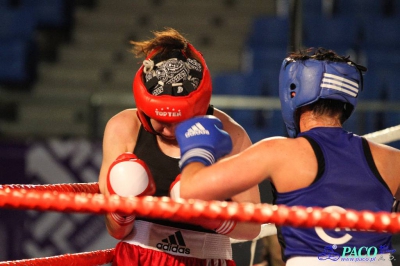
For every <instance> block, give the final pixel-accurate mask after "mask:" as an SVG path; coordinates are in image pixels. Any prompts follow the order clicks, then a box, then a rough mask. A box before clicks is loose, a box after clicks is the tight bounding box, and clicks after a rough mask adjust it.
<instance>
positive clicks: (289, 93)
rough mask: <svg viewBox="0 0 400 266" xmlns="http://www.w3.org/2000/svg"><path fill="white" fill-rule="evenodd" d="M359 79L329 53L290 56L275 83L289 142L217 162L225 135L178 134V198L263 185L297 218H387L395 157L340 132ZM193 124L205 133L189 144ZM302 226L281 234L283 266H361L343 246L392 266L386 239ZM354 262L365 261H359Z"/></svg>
mask: <svg viewBox="0 0 400 266" xmlns="http://www.w3.org/2000/svg"><path fill="white" fill-rule="evenodd" d="M312 52H314V53H312ZM364 71H366V68H365V67H362V66H360V65H357V64H356V63H354V62H352V61H351V60H350V59H349V58H348V57H344V56H339V55H337V54H336V53H335V52H333V51H331V50H326V49H317V50H315V51H314V50H306V51H300V52H298V53H292V54H290V56H289V57H288V58H286V59H285V60H284V61H283V64H282V67H281V72H280V77H279V81H280V85H279V90H280V91H279V92H280V99H281V103H282V114H283V118H284V121H285V123H286V126H287V129H288V133H289V136H290V137H289V138H288V137H271V138H266V139H263V140H261V141H259V142H258V143H255V144H254V145H252V146H251V147H249V148H247V149H246V150H245V151H243V152H241V153H239V154H238V155H236V156H232V157H229V158H224V159H223V160H220V161H217V162H215V158H219V157H220V156H221V154H223V152H224V148H226V147H227V146H226V145H224V144H223V143H226V142H227V141H228V140H229V139H228V138H229V135H230V134H226V133H225V132H223V131H222V129H221V127H219V125H218V123H216V122H215V121H214V122H213V120H212V119H208V121H207V123H206V121H205V119H206V118H202V120H201V121H198V120H188V121H185V122H184V123H182V124H180V125H178V127H177V130H176V132H177V140H178V143H179V145H180V147H181V151H184V153H183V156H182V158H181V165H180V166H181V168H182V174H181V176H180V180H181V185H180V192H181V194H180V197H182V198H188V199H189V198H192V199H193V198H199V199H205V200H209V199H219V200H223V199H225V198H228V197H232V196H233V195H236V194H238V193H241V192H242V191H244V190H245V189H247V188H249V187H251V186H254V185H256V184H259V183H261V182H263V181H265V180H268V181H270V182H271V184H272V187H273V196H274V200H273V203H274V204H275V205H277V206H279V205H285V206H290V207H295V208H293V210H294V212H296V208H298V207H299V206H302V207H306V208H308V207H311V208H310V209H308V210H310V211H311V210H312V209H313V208H314V207H317V208H322V209H324V210H325V211H329V212H331V211H334V212H336V213H338V215H339V216H338V217H340V215H341V214H340V213H341V212H343V211H344V210H346V209H348V210H357V211H365V210H367V211H373V212H390V211H391V210H392V206H393V203H394V197H397V198H400V150H398V149H395V148H393V147H388V146H385V145H383V144H377V143H374V142H372V141H369V140H367V139H366V138H364V137H361V136H359V135H357V134H354V133H352V132H349V131H346V130H345V129H344V128H343V123H344V121H346V119H347V118H348V117H349V116H350V115H351V113H352V112H353V110H354V108H355V107H356V105H357V97H358V94H359V93H360V91H361V90H362V88H363V80H362V72H364ZM214 120H215V119H214ZM190 122H192V123H190ZM197 122H199V123H200V124H201V125H202V132H201V133H200V132H199V133H198V135H196V136H193V134H189V133H192V131H193V130H191V129H192V127H191V126H192V125H193V124H196V123H197ZM221 145H222V147H221ZM206 188H209V189H206ZM263 192H264V193H268V192H269V191H263ZM332 217H333V216H332ZM327 221H328V220H327ZM331 221H332V219H329V222H331ZM304 226H306V223H301V224H300V223H297V224H296V223H290V224H289V225H288V226H286V225H285V226H280V228H278V229H279V230H278V234H279V241H280V243H281V247H282V249H283V250H282V255H283V259H284V261H285V262H286V266H304V265H313V266H326V265H332V266H333V265H335V266H349V265H353V266H359V261H352V260H351V259H349V258H348V257H349V256H350V257H351V256H352V254H349V253H350V252H348V251H347V250H348V247H351V249H352V250H357V251H359V250H363V249H365V247H371V249H374V250H379V249H380V248H381V247H387V249H386V248H385V249H384V250H383V251H382V259H381V260H379V261H378V260H376V261H374V262H372V264H371V265H375V266H378V265H379V266H390V265H392V264H391V261H390V257H391V254H390V251H391V250H392V247H391V237H392V236H391V234H389V233H388V232H381V233H378V232H373V231H368V232H366V231H354V230H339V229H337V230H336V229H335V228H333V229H326V228H325V229H323V228H319V227H314V226H315V224H313V222H311V221H309V222H307V226H308V227H304ZM359 254H360V255H359V256H360V257H363V256H365V255H366V252H361V253H359ZM340 257H341V259H340ZM353 258H354V257H353ZM328 260H329V261H328ZM367 263H370V262H367ZM365 265H366V264H365Z"/></svg>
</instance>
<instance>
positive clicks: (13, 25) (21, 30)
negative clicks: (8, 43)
mask: <svg viewBox="0 0 400 266" xmlns="http://www.w3.org/2000/svg"><path fill="white" fill-rule="evenodd" d="M36 26H37V21H36V18H35V16H34V14H33V13H32V10H30V9H29V8H22V7H21V8H7V7H5V8H2V9H0V39H3V40H8V39H22V40H33V39H34V34H35V29H36Z"/></svg>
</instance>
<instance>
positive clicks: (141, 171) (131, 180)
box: [107, 152, 156, 225]
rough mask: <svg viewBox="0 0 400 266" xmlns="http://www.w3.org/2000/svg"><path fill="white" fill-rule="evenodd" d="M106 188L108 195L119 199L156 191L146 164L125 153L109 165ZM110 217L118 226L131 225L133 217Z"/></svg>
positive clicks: (115, 214) (116, 214)
mask: <svg viewBox="0 0 400 266" xmlns="http://www.w3.org/2000/svg"><path fill="white" fill-rule="evenodd" d="M107 188H108V191H109V192H110V194H116V195H118V196H121V197H130V196H135V197H138V196H150V195H153V194H154V193H155V191H156V185H155V182H154V179H153V176H152V175H151V172H150V169H149V168H148V167H147V165H146V163H145V162H144V161H142V160H140V159H138V158H137V157H136V155H134V154H133V153H130V152H125V153H123V154H121V155H120V156H118V158H117V159H116V160H115V161H114V162H113V163H112V164H111V165H110V168H109V170H108V175H107ZM111 217H112V218H113V219H114V220H115V221H116V222H117V223H118V224H120V225H126V224H129V223H132V222H133V221H134V220H135V216H134V215H122V214H119V213H111Z"/></svg>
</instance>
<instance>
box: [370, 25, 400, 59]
mask: <svg viewBox="0 0 400 266" xmlns="http://www.w3.org/2000/svg"><path fill="white" fill-rule="evenodd" d="M399 25H400V17H390V18H385V19H381V18H370V19H368V20H367V21H365V22H364V23H363V31H364V36H365V37H364V41H363V43H362V47H363V48H364V49H366V50H375V51H379V50H380V51H384V52H386V53H388V52H390V51H400V47H399V43H400V30H399Z"/></svg>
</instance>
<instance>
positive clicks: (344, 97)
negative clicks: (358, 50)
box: [279, 58, 362, 138]
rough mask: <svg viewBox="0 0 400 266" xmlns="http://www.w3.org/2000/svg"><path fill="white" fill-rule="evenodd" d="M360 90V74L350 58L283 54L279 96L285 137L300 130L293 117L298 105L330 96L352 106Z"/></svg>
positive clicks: (291, 135)
mask: <svg viewBox="0 0 400 266" xmlns="http://www.w3.org/2000/svg"><path fill="white" fill-rule="evenodd" d="M361 90H362V74H361V72H360V70H359V69H358V68H357V67H356V66H355V65H353V64H352V63H351V62H349V63H345V62H332V61H321V60H316V59H307V60H299V61H295V60H293V59H290V58H286V59H285V60H283V63H282V66H281V70H280V74H279V98H280V101H281V109H282V116H283V120H284V122H285V125H286V129H287V131H288V134H289V137H291V138H294V137H296V136H297V134H298V133H299V132H300V128H299V124H298V121H297V119H296V110H297V109H298V108H299V107H302V106H305V105H308V104H311V103H314V102H316V101H318V100H319V99H333V100H339V101H342V102H345V103H349V104H351V105H352V106H353V110H354V109H355V107H356V105H357V96H358V93H359V92H360V91H361Z"/></svg>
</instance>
